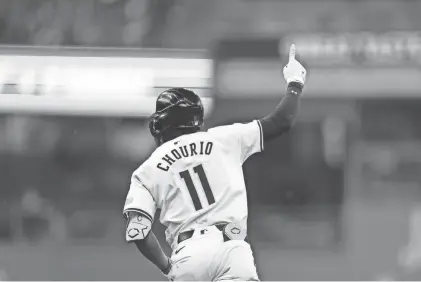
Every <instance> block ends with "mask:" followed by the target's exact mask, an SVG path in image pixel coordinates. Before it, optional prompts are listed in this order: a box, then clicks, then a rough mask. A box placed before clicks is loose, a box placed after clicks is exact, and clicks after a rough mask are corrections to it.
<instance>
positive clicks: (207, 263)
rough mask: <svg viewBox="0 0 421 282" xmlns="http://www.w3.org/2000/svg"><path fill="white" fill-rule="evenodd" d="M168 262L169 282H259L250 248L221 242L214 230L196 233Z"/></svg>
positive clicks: (243, 244)
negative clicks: (170, 262) (170, 281)
mask: <svg viewBox="0 0 421 282" xmlns="http://www.w3.org/2000/svg"><path fill="white" fill-rule="evenodd" d="M202 230H204V232H203V231H202ZM171 261H172V270H171V272H170V274H169V278H170V279H171V280H173V281H228V280H231V281H236V280H238V281H259V279H258V275H257V271H256V266H255V262H254V257H253V252H252V250H251V248H250V245H249V244H248V243H246V242H244V241H242V240H231V241H227V242H224V239H223V234H222V232H221V231H220V230H219V229H217V228H216V227H215V226H210V227H206V228H202V229H196V230H195V231H194V233H193V236H192V237H191V238H190V239H188V240H185V241H183V242H181V243H180V244H178V245H177V246H176V247H175V248H174V250H173V253H172V256H171Z"/></svg>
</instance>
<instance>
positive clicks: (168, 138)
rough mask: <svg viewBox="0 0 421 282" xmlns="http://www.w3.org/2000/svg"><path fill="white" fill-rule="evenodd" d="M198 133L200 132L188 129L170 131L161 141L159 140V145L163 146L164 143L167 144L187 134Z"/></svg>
mask: <svg viewBox="0 0 421 282" xmlns="http://www.w3.org/2000/svg"><path fill="white" fill-rule="evenodd" d="M196 132H198V130H191V129H187V128H183V129H173V130H169V131H167V132H165V134H164V135H163V136H162V137H161V139H160V140H159V145H162V144H164V143H167V142H169V141H171V140H174V139H176V138H178V137H180V136H183V135H186V134H192V133H196Z"/></svg>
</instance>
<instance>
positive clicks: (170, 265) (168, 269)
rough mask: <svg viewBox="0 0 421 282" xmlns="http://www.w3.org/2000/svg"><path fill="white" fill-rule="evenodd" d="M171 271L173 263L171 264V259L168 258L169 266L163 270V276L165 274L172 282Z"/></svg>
mask: <svg viewBox="0 0 421 282" xmlns="http://www.w3.org/2000/svg"><path fill="white" fill-rule="evenodd" d="M171 270H172V263H171V259H170V258H168V265H167V267H166V268H165V269H161V272H162V274H164V275H165V276H166V277H167V278H168V279H169V280H171V281H172V279H171Z"/></svg>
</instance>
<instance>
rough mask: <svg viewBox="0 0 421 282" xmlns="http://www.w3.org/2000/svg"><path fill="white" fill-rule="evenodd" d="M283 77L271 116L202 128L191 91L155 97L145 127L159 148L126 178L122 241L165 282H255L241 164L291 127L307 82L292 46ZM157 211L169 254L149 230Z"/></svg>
mask: <svg viewBox="0 0 421 282" xmlns="http://www.w3.org/2000/svg"><path fill="white" fill-rule="evenodd" d="M283 73H284V77H285V79H286V82H287V90H286V94H285V96H284V98H283V99H282V101H281V102H280V104H279V105H278V106H277V108H276V110H275V111H274V112H273V113H272V114H270V115H268V116H266V117H264V118H262V119H259V120H254V121H251V122H249V123H242V124H232V125H226V126H220V127H215V128H212V129H209V130H207V131H201V128H202V126H203V106H202V102H201V100H200V98H199V96H197V95H196V94H195V93H194V92H192V91H190V90H187V89H184V88H172V89H168V90H166V91H164V92H163V93H161V94H160V95H159V96H158V98H157V102H156V112H155V113H154V114H153V115H152V116H151V120H150V124H149V128H150V132H151V134H152V135H153V137H154V138H155V140H156V143H157V148H156V150H155V151H154V152H153V153H152V155H151V156H150V158H149V159H148V160H146V161H145V162H144V163H143V164H142V165H141V166H140V167H139V168H138V169H137V170H136V171H135V172H134V173H133V175H132V178H131V184H130V189H129V192H128V195H127V199H126V203H125V206H124V216H125V218H126V220H127V227H126V240H127V241H128V242H134V243H135V245H136V246H137V248H138V249H139V251H140V252H141V253H142V254H143V255H144V256H145V257H146V258H147V259H148V260H150V261H151V262H152V263H153V264H155V265H156V266H157V267H158V268H159V269H160V270H161V271H162V273H163V274H164V275H166V276H167V278H169V279H170V280H173V281H174V280H176V281H193V280H195V281H221V280H241V281H259V278H258V275H257V271H256V266H255V262H254V258H253V253H252V250H251V248H250V245H249V243H248V239H247V195H246V187H245V184H244V177H243V170H242V165H243V163H244V162H245V161H246V160H247V158H248V157H250V156H251V155H253V154H254V153H257V152H261V151H263V148H264V145H265V143H266V142H268V141H270V140H272V139H273V138H275V137H277V136H279V135H281V134H283V133H286V132H287V131H288V130H289V129H290V128H291V126H292V123H293V120H294V117H295V115H296V112H297V108H298V104H299V100H300V94H301V92H302V90H303V87H304V83H305V80H306V70H305V68H304V67H303V66H302V65H301V64H300V63H299V62H298V61H297V60H296V58H295V45H292V46H291V49H290V53H289V62H288V64H287V65H286V66H285V68H284V70H283ZM157 209H160V210H161V215H160V221H161V223H162V224H164V225H165V226H166V227H167V229H166V239H167V242H168V243H169V244H170V246H171V247H172V254H171V256H170V257H167V256H166V255H165V253H164V252H163V251H162V249H161V246H160V244H159V243H158V241H157V239H156V237H155V235H154V234H153V232H151V228H152V223H153V221H154V215H155V212H156V210H157Z"/></svg>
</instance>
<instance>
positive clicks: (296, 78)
mask: <svg viewBox="0 0 421 282" xmlns="http://www.w3.org/2000/svg"><path fill="white" fill-rule="evenodd" d="M295 54H296V47H295V44H292V45H291V48H290V50H289V61H288V64H287V65H286V66H285V67H284V78H285V80H286V82H287V84H290V83H291V82H296V83H299V84H300V85H301V87H304V84H305V82H306V78H307V70H306V69H305V68H304V67H303V65H301V63H300V62H299V61H297V59H296V58H295Z"/></svg>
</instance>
